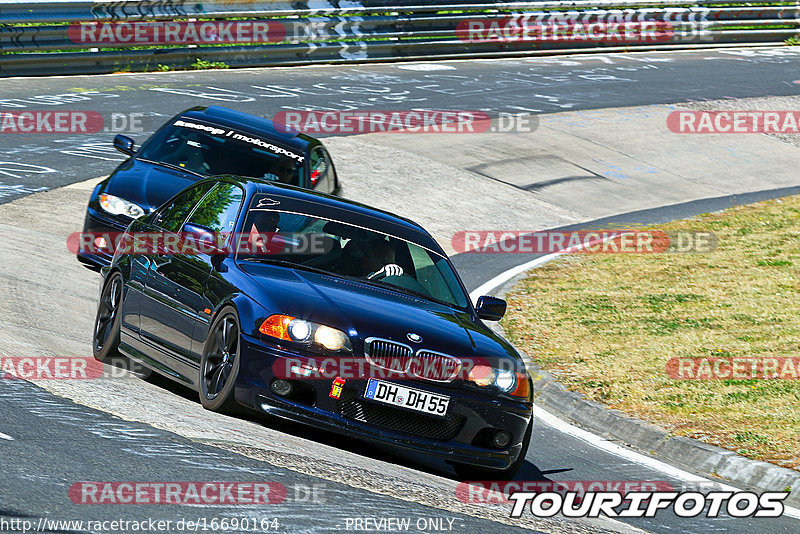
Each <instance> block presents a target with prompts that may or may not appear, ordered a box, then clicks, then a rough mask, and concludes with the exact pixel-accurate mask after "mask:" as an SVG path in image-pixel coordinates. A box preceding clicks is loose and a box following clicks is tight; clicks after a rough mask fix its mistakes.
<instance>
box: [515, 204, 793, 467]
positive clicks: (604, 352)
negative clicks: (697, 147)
mask: <svg viewBox="0 0 800 534" xmlns="http://www.w3.org/2000/svg"><path fill="white" fill-rule="evenodd" d="M658 229H659V230H664V231H679V230H686V231H708V230H713V231H714V232H715V233H716V235H717V238H718V246H717V249H716V250H714V251H713V252H710V253H704V254H675V253H671V254H666V253H665V254H577V255H571V256H564V257H562V258H561V259H559V260H556V261H554V262H551V263H549V264H547V265H545V266H543V267H541V268H539V269H536V270H534V271H532V272H531V274H530V275H529V276H528V277H527V278H525V279H524V280H523V281H521V282H520V283H519V284H518V285H517V286H516V287H515V288H514V289H513V290H512V292H511V293H510V294H509V295H508V309H509V313H508V315H507V316H506V318H505V319H504V320H503V325H504V327H505V329H506V332H507V333H508V335H509V337H510V338H511V340H512V341H513V342H514V343H515V344H517V345H518V346H520V348H522V349H523V350H524V351H526V352H527V353H528V354H530V355H531V356H532V357H534V358H535V360H536V361H537V362H538V363H539V364H540V365H541V366H542V367H543V368H545V369H547V370H549V371H551V372H552V373H553V375H554V376H555V377H556V378H557V379H558V380H560V381H561V382H562V383H563V384H565V385H566V386H567V387H568V388H569V389H571V390H574V391H580V392H581V393H583V394H585V395H586V396H587V398H589V399H591V400H595V401H597V402H601V403H604V404H605V405H607V406H608V407H610V408H615V409H619V410H622V411H624V412H626V413H629V414H631V415H633V416H637V417H640V418H643V419H645V420H648V421H651V422H654V423H656V424H659V425H661V426H662V427H664V428H666V429H667V430H669V431H670V432H672V433H673V434H675V435H682V436H688V437H693V438H696V439H700V440H702V441H705V442H707V443H711V444H714V445H718V446H722V447H726V448H728V449H730V450H733V451H736V452H739V453H740V454H743V455H745V456H748V457H751V458H755V459H759V460H766V461H770V462H773V463H776V464H779V465H782V466H784V467H789V468H795V469H798V468H800V449H799V448H798V446H797V443H798V442H800V411H798V410H797V406H798V405H799V404H800V380H753V379H748V380H676V379H673V378H671V377H670V376H669V375H668V374H667V372H666V365H667V361H668V360H670V358H673V357H687V358H696V357H713V358H720V357H722V358H725V357H755V358H760V357H797V356H800V196H794V197H787V198H784V199H781V200H771V201H766V202H762V203H759V204H754V205H751V206H741V207H736V208H732V209H730V210H726V211H724V212H720V213H712V214H703V215H700V216H698V217H696V218H693V219H691V220H685V221H675V222H672V223H669V224H666V225H663V226H660V227H659V228H658Z"/></svg>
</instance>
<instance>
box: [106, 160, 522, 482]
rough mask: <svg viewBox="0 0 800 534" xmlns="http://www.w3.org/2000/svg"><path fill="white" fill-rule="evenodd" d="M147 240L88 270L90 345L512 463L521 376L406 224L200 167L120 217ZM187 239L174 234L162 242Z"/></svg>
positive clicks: (506, 472) (435, 450)
mask: <svg viewBox="0 0 800 534" xmlns="http://www.w3.org/2000/svg"><path fill="white" fill-rule="evenodd" d="M128 234H129V235H131V236H149V237H150V238H152V237H153V236H157V237H158V239H159V240H160V246H158V247H151V248H149V249H148V250H147V251H144V252H143V251H142V250H144V249H136V248H131V249H124V250H123V249H122V248H120V249H118V250H117V252H116V253H115V255H114V259H113V262H112V263H111V265H110V266H108V267H105V268H104V269H103V272H104V282H103V285H102V291H101V297H100V303H99V306H98V311H97V318H96V324H95V330H94V339H93V347H94V354H95V357H96V358H97V359H98V360H101V361H104V360H107V359H109V358H117V357H127V358H129V359H131V360H133V361H135V362H138V363H140V364H143V365H144V366H145V367H146V368H147V369H149V370H151V371H155V372H158V373H160V374H162V375H164V376H166V377H168V378H170V379H173V380H175V381H177V382H180V383H182V384H185V385H187V386H189V387H191V388H193V389H195V390H196V391H198V393H199V397H200V402H201V403H202V404H203V406H204V407H206V408H208V409H210V410H217V411H229V410H232V409H235V408H238V407H241V406H244V407H246V408H249V409H251V410H256V411H259V412H261V413H264V414H268V415H269V416H272V417H278V418H284V419H289V420H292V421H295V422H300V423H305V424H308V425H313V426H314V427H317V428H325V429H328V430H331V431H334V432H339V433H343V434H346V435H349V436H353V437H355V438H359V439H363V440H368V441H369V440H372V441H377V442H381V443H384V444H389V445H393V446H397V447H400V448H404V449H407V450H413V451H417V452H422V453H425V454H430V455H435V456H437V457H440V458H443V459H444V460H446V461H448V462H450V463H451V464H452V465H453V466H454V467H455V468H456V471H457V473H458V474H459V476H461V477H462V478H465V479H471V480H487V479H500V478H508V477H511V476H513V475H514V474H515V473H516V471H517V470H518V469H519V467H520V466H521V465H522V463H523V461H524V457H525V452H526V450H527V447H528V443H529V441H530V437H531V429H532V427H533V421H532V399H533V392H532V383H531V380H530V378H529V376H528V374H527V372H526V371H525V367H524V365H523V363H522V360H521V358H520V356H519V355H518V353H517V352H516V351H515V350H514V349H513V347H512V346H511V345H510V344H509V343H508V342H506V341H505V340H504V339H502V338H501V337H499V336H497V335H496V334H495V333H494V332H493V331H492V330H491V329H489V328H488V327H487V326H486V325H485V324H484V323H483V322H482V320H492V321H496V320H499V319H500V318H501V317H502V315H503V314H504V313H505V307H506V305H505V302H504V301H502V300H500V299H496V298H493V297H481V298H480V299H479V300H478V302H477V305H475V306H473V304H472V302H471V301H470V298H469V295H468V293H467V291H466V290H465V288H464V285H463V283H462V282H461V280H460V278H459V276H458V274H457V273H456V271H455V269H454V267H453V265H452V263H451V262H450V260H449V259H448V258H447V256H446V254H445V253H444V252H443V251H442V249H441V247H440V246H439V245H438V244H437V243H436V241H435V240H434V239H433V238H432V237H431V236H430V234H428V233H427V232H426V231H425V230H424V229H423V228H422V227H420V226H419V225H418V224H416V223H414V222H412V221H410V220H407V219H404V218H401V217H398V216H395V215H392V214H389V213H386V212H383V211H379V210H377V209H373V208H370V207H367V206H364V205H362V204H357V203H354V202H350V201H346V200H343V199H340V198H337V197H334V196H330V195H326V194H322V193H317V192H313V191H308V190H304V189H301V188H297V187H293V186H289V185H284V184H276V183H274V182H273V183H271V182H266V181H262V180H254V179H245V178H240V177H233V176H225V177H215V178H210V179H205V180H201V181H198V182H197V183H195V184H193V185H191V186H190V187H188V188H187V189H185V190H184V191H182V192H180V193H179V194H178V195H176V196H175V197H173V198H172V199H170V200H169V201H167V202H166V203H165V204H164V205H163V206H161V207H160V208H158V209H157V210H156V211H154V212H153V213H151V214H149V215H146V216H144V217H141V218H139V219H137V220H136V221H134V222H133V223H132V224H131V226H130V227H129V228H128ZM165 243H172V244H176V243H180V244H186V243H189V245H187V246H188V248H180V247H179V248H180V250H178V249H176V248H172V247H165V246H161V245H164V244H165Z"/></svg>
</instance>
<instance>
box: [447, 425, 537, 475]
mask: <svg viewBox="0 0 800 534" xmlns="http://www.w3.org/2000/svg"><path fill="white" fill-rule="evenodd" d="M532 432H533V421H531V422H530V423H528V429H527V430H526V431H525V436H523V438H522V450H521V451H520V453H519V456H518V457H517V459H516V460H515V461H514V463H513V464H511V465H510V466H508V467H506V468H505V469H485V468H482V467H475V466H474V465H469V464H456V463H454V464H453V469H455V471H456V476H457V477H458V479H459V480H475V481H477V480H513V479H514V477H515V476H516V475H517V471H519V470H520V468H521V467H522V464H524V463H525V455H526V454H527V453H528V445H529V444H530V442H531V434H532Z"/></svg>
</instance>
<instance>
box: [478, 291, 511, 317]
mask: <svg viewBox="0 0 800 534" xmlns="http://www.w3.org/2000/svg"><path fill="white" fill-rule="evenodd" d="M475 311H476V312H478V317H479V318H480V319H486V320H487V321H499V320H500V319H502V318H503V315H505V314H506V301H504V300H503V299H499V298H497V297H487V296H483V297H478V303H477V304H476V305H475Z"/></svg>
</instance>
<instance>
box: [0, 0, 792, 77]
mask: <svg viewBox="0 0 800 534" xmlns="http://www.w3.org/2000/svg"><path fill="white" fill-rule="evenodd" d="M332 1H333V0H332ZM334 3H335V4H340V2H334ZM732 3H733V2H732V1H731V0H696V1H686V0H650V1H647V0H644V1H643V0H574V1H561V0H545V1H542V2H499V1H498V2H486V1H472V0H457V1H453V2H447V1H431V2H427V3H423V2H420V1H409V0H360V1H348V2H346V3H344V2H341V4H343V5H339V7H336V6H334V5H333V3H330V4H329V3H327V2H303V1H291V2H289V1H284V0H255V1H247V0H206V1H205V2H202V3H199V2H196V1H192V2H188V1H185V0H155V1H153V0H131V1H118V2H89V1H69V0H61V1H59V0H55V1H54V0H49V1H39V0H32V1H28V2H9V1H4V0H0V76H14V75H41V74H66V73H105V72H115V71H142V70H155V69H159V68H161V69H164V68H168V69H181V68H189V67H190V66H191V64H192V63H193V62H195V61H197V59H202V60H205V61H221V62H224V63H226V64H227V65H230V66H271V65H297V64H308V63H316V62H328V63H331V62H355V61H360V62H367V61H389V60H403V59H441V58H464V57H497V56H513V55H535V54H552V53H559V52H567V51H569V52H575V51H579V52H591V51H618V50H628V49H636V48H638V49H660V48H687V47H714V46H736V45H739V46H741V45H759V44H766V45H768V44H779V43H782V42H784V41H785V40H787V39H790V38H795V39H797V38H798V37H800V35H798V29H799V28H800V7H799V6H798V3H796V2H795V3H788V2H775V1H769V0H751V1H749V2H746V3H742V4H741V5H732ZM311 6H313V7H311ZM320 6H324V7H320ZM470 24H472V26H469V25H470ZM592 25H594V26H592ZM189 26H192V28H194V32H195V34H198V35H200V34H202V38H201V37H200V36H198V38H197V39H196V40H191V39H189V40H186V39H183V38H175V36H177V35H180V36H183V37H185V35H188V34H186V33H185V30H187V29H188V30H191V29H192V28H189ZM230 27H234V28H236V27H246V28H247V30H248V31H250V32H251V33H249V34H247V35H246V38H245V39H242V35H241V34H239V35H238V36H236V35H233V38H231V39H228V38H227V37H226V36H228V37H230V36H231V35H232V33H231V31H230V30H229V29H228V30H226V29H225V28H230ZM255 27H258V28H261V29H262V30H263V31H262V33H260V34H256V32H255V30H253V28H255ZM168 28H171V29H172V31H173V33H172V34H171V35H172V36H173V38H172V39H169V38H164V36H165V35H167V34H168V32H167V29H168ZM470 28H472V29H473V30H474V31H472V32H471V31H470ZM475 28H477V30H475ZM592 28H594V29H593V30H592V31H594V32H595V33H594V34H592V33H591V32H588V33H587V31H588V30H590V29H592ZM614 28H616V29H614ZM626 28H627V29H628V30H627V31H630V33H625V31H626ZM140 30H141V31H140ZM637 31H638V32H639V33H638V34H637V33H636V32H637ZM648 31H649V32H650V33H648ZM159 32H161V33H159ZM226 32H227V33H226ZM559 32H560V33H559ZM597 32H599V35H600V37H599V38H596V37H597V35H598V33H597ZM615 32H617V33H615ZM609 33H610V35H609ZM576 35H577V38H576ZM637 35H638V37H637ZM159 36H161V40H159V39H158V37H159ZM476 36H477V37H476ZM592 36H594V37H595V38H591V37H592ZM631 36H632V38H629V37H631ZM126 37H129V38H127V39H126Z"/></svg>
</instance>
